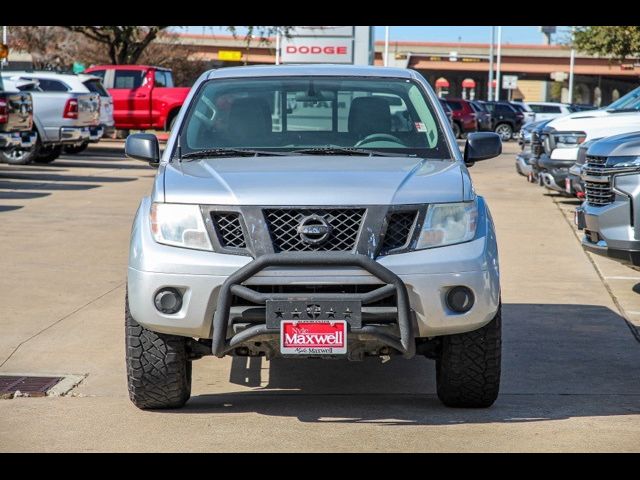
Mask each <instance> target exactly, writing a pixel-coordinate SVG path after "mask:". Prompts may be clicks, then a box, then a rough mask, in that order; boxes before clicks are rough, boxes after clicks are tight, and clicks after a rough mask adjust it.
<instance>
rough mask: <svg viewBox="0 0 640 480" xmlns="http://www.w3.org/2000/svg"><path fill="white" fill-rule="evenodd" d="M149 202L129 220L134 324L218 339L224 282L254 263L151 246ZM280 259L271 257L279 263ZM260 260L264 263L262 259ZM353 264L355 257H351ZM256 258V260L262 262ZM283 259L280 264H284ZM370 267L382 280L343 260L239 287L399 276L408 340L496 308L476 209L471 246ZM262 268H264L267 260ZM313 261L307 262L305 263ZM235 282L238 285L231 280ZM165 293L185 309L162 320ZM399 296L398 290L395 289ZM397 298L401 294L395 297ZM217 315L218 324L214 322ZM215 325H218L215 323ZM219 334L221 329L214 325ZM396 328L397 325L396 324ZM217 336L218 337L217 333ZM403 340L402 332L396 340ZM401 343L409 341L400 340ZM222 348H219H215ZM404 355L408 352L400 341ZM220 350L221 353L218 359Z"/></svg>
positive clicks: (491, 253) (485, 317) (482, 319)
mask: <svg viewBox="0 0 640 480" xmlns="http://www.w3.org/2000/svg"><path fill="white" fill-rule="evenodd" d="M149 208H150V200H149V198H145V199H144V200H143V201H142V203H141V206H140V208H139V210H138V213H137V215H136V218H135V220H134V224H133V229H132V235H131V247H130V256H129V270H128V292H129V308H130V311H131V314H132V316H133V317H134V318H135V319H136V321H137V322H139V323H140V324H142V325H144V326H145V327H147V328H149V329H150V330H154V331H157V332H161V333H168V334H173V335H182V336H187V337H196V338H215V337H214V333H215V328H214V327H213V325H214V316H215V315H216V311H221V309H222V310H226V308H223V307H224V305H221V303H222V300H221V298H226V297H228V295H222V296H221V292H223V290H224V289H226V288H230V287H229V284H228V283H227V286H225V282H226V281H227V279H228V278H229V277H230V276H231V275H234V274H236V272H238V271H239V270H240V269H242V268H253V267H249V266H248V265H250V264H253V263H255V262H256V261H254V260H253V259H252V258H251V257H248V256H240V255H229V254H221V253H214V252H205V251H197V250H188V249H183V248H176V247H170V246H166V245H162V244H158V243H156V242H155V241H154V240H153V238H152V236H151V230H150V225H149V215H148V212H149ZM279 255H283V254H276V255H275V256H276V257H278V256H279ZM267 256H268V255H265V256H263V257H267ZM348 256H349V257H350V258H356V257H357V256H356V255H351V254H348ZM263 257H258V258H263ZM281 258H284V256H283V257H281ZM365 258H366V260H368V261H370V262H372V263H373V264H375V265H379V266H380V267H384V268H383V270H384V271H385V272H388V273H385V274H384V275H387V277H386V278H383V277H381V276H380V272H375V273H371V271H370V270H367V268H362V265H358V264H354V262H356V260H353V262H348V261H346V260H344V261H342V263H341V262H338V263H337V264H333V265H308V264H304V265H302V264H300V265H296V266H291V265H271V266H267V267H264V268H263V269H262V268H261V269H259V271H256V272H253V273H252V274H251V276H250V277H248V278H247V279H246V280H244V281H242V282H241V283H242V285H244V286H246V287H248V288H251V287H253V286H283V287H284V286H295V285H298V286H299V285H318V286H332V285H341V286H342V285H343V286H353V285H368V286H371V285H380V284H381V280H382V283H392V282H391V280H392V279H393V278H395V277H396V276H397V278H398V279H399V281H401V284H402V285H403V286H404V289H405V290H406V296H407V299H408V310H409V313H408V316H409V318H410V324H411V325H412V327H411V332H412V333H411V334H410V335H411V336H415V337H433V336H439V335H449V334H454V333H461V332H466V331H471V330H475V329H478V328H480V327H482V326H483V325H485V324H487V323H488V322H489V321H491V319H492V318H493V317H494V315H495V313H496V311H497V310H498V305H499V302H500V281H499V266H498V256H497V244H496V238H495V233H494V229H493V223H492V221H491V219H490V216H489V214H488V211H487V210H486V209H484V208H483V209H481V214H480V215H479V218H478V229H477V235H476V239H474V240H472V241H470V242H467V243H462V244H458V245H451V246H447V247H440V248H433V249H427V250H419V251H412V252H408V253H402V254H395V255H387V256H384V257H379V258H378V259H377V260H376V261H375V262H373V261H371V260H369V259H368V258H367V257H365ZM265 261H266V260H265ZM270 261H271V260H270ZM309 261H311V260H309ZM358 261H360V260H358ZM232 281H236V280H232ZM458 285H463V286H466V287H468V288H469V289H471V291H472V292H473V294H474V296H475V303H474V305H473V307H472V308H471V309H470V310H469V311H468V312H466V313H462V314H460V313H455V312H453V311H451V310H450V309H449V308H448V307H447V304H446V300H445V297H446V294H447V292H448V291H449V289H451V288H452V287H454V286H458ZM164 287H173V288H176V289H178V290H179V291H180V292H181V293H182V296H183V302H182V308H181V309H180V310H179V311H178V312H177V313H175V314H164V313H161V312H159V311H158V310H157V309H156V308H155V306H154V296H155V294H156V292H157V291H158V290H159V289H161V288H164ZM394 288H396V291H397V289H398V288H399V287H398V284H396V285H395V287H394ZM400 295H402V294H400ZM219 315H220V314H218V317H217V318H219ZM218 321H219V322H220V320H218ZM219 325H223V327H221V328H222V329H223V330H224V322H222V323H219ZM398 326H400V322H398ZM218 331H220V329H219V330H218ZM399 333H400V334H401V333H402V332H401V331H400V332H399ZM398 338H399V340H400V343H403V342H402V339H403V338H404V339H405V340H406V338H408V337H406V335H405V336H404V337H403V335H399V337H398ZM218 345H220V340H218ZM403 348H404V349H405V350H404V353H407V352H410V351H411V350H410V348H411V346H410V345H409V344H408V343H407V342H406V341H405V342H404V344H403ZM220 351H222V350H219V352H220Z"/></svg>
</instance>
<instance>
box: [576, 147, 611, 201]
mask: <svg viewBox="0 0 640 480" xmlns="http://www.w3.org/2000/svg"><path fill="white" fill-rule="evenodd" d="M606 163H607V157H596V156H592V155H588V156H587V158H586V164H585V166H584V167H583V168H582V173H583V175H585V176H587V177H592V179H591V180H585V182H584V188H585V194H586V197H587V203H588V204H589V205H592V206H594V207H602V206H603V205H609V204H610V203H613V200H614V199H615V194H614V193H613V189H612V188H611V176H610V175H607V173H608V169H607V168H606ZM594 177H595V178H594ZM593 180H597V181H593Z"/></svg>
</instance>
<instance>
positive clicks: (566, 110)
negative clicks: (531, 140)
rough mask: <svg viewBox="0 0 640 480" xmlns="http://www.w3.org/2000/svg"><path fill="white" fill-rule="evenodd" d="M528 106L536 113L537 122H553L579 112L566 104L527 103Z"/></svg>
mask: <svg viewBox="0 0 640 480" xmlns="http://www.w3.org/2000/svg"><path fill="white" fill-rule="evenodd" d="M526 105H528V106H529V108H530V109H531V110H532V111H534V112H535V114H536V120H553V119H554V118H558V117H562V116H564V115H568V114H570V113H574V112H576V111H578V110H577V109H576V110H574V109H572V108H571V106H570V105H567V104H566V103H557V102H526Z"/></svg>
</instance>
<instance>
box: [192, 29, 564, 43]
mask: <svg viewBox="0 0 640 480" xmlns="http://www.w3.org/2000/svg"><path fill="white" fill-rule="evenodd" d="M180 30H181V31H185V30H186V31H188V32H189V33H207V34H228V32H227V31H226V30H224V28H222V27H211V26H206V27H203V26H189V27H181V28H180ZM567 32H568V27H558V33H557V34H556V35H553V36H552V42H553V43H556V42H558V41H563V40H565V39H566V37H567ZM243 33H244V31H243V30H242V29H238V34H240V35H242V34H243ZM375 33H376V40H384V26H376V27H375ZM389 37H390V40H391V41H394V40H397V41H401V40H405V41H416V42H462V43H489V42H490V41H491V27H488V26H477V27H473V26H437V27H428V26H394V27H390V35H389ZM496 41H497V39H496ZM502 42H503V43H532V44H541V43H543V36H542V34H541V33H540V27H530V26H527V27H515V26H504V27H502Z"/></svg>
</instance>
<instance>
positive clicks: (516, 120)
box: [443, 98, 595, 141]
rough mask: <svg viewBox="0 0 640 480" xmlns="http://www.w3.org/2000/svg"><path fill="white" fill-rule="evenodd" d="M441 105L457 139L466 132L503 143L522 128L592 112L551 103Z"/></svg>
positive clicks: (461, 101) (453, 101)
mask: <svg viewBox="0 0 640 480" xmlns="http://www.w3.org/2000/svg"><path fill="white" fill-rule="evenodd" d="M443 103H446V104H447V105H448V106H449V107H450V108H451V109H452V110H453V122H454V123H453V124H452V126H453V130H454V133H455V134H456V136H457V137H458V138H464V137H466V135H467V134H469V133H470V132H495V133H497V134H498V135H500V137H501V138H502V140H503V141H508V140H511V139H513V138H515V137H516V136H517V135H518V133H519V132H520V129H521V128H522V126H523V125H529V124H531V123H533V122H535V121H540V120H551V119H554V118H558V117H560V116H564V115H568V114H570V113H574V112H578V111H585V110H589V109H595V107H589V106H585V105H569V104H565V103H553V102H515V101H514V102H507V101H500V102H496V101H483V100H465V99H462V98H446V99H443Z"/></svg>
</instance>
